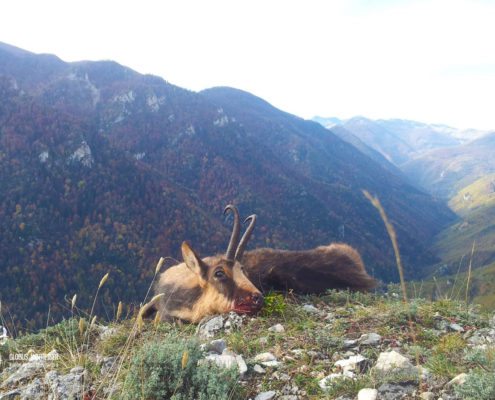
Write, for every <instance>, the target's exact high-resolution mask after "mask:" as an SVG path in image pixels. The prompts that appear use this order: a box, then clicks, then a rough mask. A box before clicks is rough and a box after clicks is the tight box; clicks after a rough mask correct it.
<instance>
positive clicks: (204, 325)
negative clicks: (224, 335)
mask: <svg viewBox="0 0 495 400" xmlns="http://www.w3.org/2000/svg"><path fill="white" fill-rule="evenodd" d="M222 328H223V317H222V316H221V315H218V316H216V317H213V318H211V319H209V320H206V319H204V320H202V321H201V322H200V323H199V325H198V328H197V330H196V332H197V333H198V334H199V335H200V336H202V337H204V338H206V339H209V338H212V337H213V336H215V334H216V333H217V332H220V330H221V329H222Z"/></svg>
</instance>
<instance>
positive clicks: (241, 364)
mask: <svg viewBox="0 0 495 400" xmlns="http://www.w3.org/2000/svg"><path fill="white" fill-rule="evenodd" d="M235 360H236V362H237V368H238V369H239V377H240V378H241V379H244V378H245V377H246V374H247V371H248V367H247V365H246V362H245V361H244V358H242V356H241V355H240V354H238V355H236V356H235Z"/></svg>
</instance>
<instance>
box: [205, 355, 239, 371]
mask: <svg viewBox="0 0 495 400" xmlns="http://www.w3.org/2000/svg"><path fill="white" fill-rule="evenodd" d="M205 359H206V360H211V361H213V362H214V363H215V364H216V365H217V366H218V367H220V368H232V367H233V366H234V365H237V360H236V358H235V357H233V356H230V355H223V354H221V355H219V354H210V355H208V356H206V358H205Z"/></svg>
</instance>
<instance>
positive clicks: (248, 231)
mask: <svg viewBox="0 0 495 400" xmlns="http://www.w3.org/2000/svg"><path fill="white" fill-rule="evenodd" d="M249 220H251V222H250V223H249V226H248V227H247V229H246V232H244V235H242V239H241V241H240V242H239V246H237V251H236V252H235V257H234V260H237V261H241V258H242V255H243V254H244V250H246V246H247V243H248V241H249V238H250V237H251V234H252V233H253V229H254V224H255V223H256V214H252V215H250V216H249V217H247V218H246V219H245V220H244V223H246V222H248V221H249Z"/></svg>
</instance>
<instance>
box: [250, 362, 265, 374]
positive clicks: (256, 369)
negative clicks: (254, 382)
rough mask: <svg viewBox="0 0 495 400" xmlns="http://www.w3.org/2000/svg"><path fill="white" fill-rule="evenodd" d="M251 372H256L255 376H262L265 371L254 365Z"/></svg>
mask: <svg viewBox="0 0 495 400" xmlns="http://www.w3.org/2000/svg"><path fill="white" fill-rule="evenodd" d="M253 370H254V372H256V373H257V374H264V373H265V372H266V371H265V369H264V368H263V367H262V366H261V365H259V364H256V365H255V366H254V367H253Z"/></svg>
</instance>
